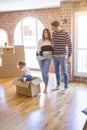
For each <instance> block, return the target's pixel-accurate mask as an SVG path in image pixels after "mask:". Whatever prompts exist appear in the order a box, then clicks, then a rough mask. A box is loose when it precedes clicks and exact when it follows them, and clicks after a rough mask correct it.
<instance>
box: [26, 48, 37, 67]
mask: <svg viewBox="0 0 87 130" xmlns="http://www.w3.org/2000/svg"><path fill="white" fill-rule="evenodd" d="M25 60H26V65H27V66H28V67H30V68H37V69H38V68H39V65H38V62H37V60H36V49H25Z"/></svg>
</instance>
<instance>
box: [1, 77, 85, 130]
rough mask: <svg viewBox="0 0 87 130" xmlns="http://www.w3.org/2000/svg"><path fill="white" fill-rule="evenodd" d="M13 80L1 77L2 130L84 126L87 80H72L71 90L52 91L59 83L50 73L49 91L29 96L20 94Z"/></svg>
mask: <svg viewBox="0 0 87 130" xmlns="http://www.w3.org/2000/svg"><path fill="white" fill-rule="evenodd" d="M37 75H38V74H37ZM12 81H13V78H0V130H82V129H83V125H84V124H85V121H86V118H87V116H86V115H85V114H83V113H82V112H81V110H83V109H84V108H85V107H87V84H83V83H82V84H80V83H70V84H69V92H68V93H67V94H65V95H62V94H60V91H56V92H51V91H50V89H51V88H52V87H54V86H55V75H54V74H50V81H49V82H50V83H49V88H48V93H47V94H43V93H41V95H38V96H36V97H33V98H29V97H26V96H20V95H17V94H16V89H15V86H14V85H13V84H12ZM61 86H63V84H61ZM42 87H43V85H42Z"/></svg>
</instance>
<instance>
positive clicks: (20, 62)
mask: <svg viewBox="0 0 87 130" xmlns="http://www.w3.org/2000/svg"><path fill="white" fill-rule="evenodd" d="M17 65H18V66H19V65H26V63H25V62H24V61H22V60H21V61H19V62H18V63H17Z"/></svg>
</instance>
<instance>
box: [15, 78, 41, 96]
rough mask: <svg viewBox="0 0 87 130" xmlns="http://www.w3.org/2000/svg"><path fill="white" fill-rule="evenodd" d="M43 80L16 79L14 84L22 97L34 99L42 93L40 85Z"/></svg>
mask: <svg viewBox="0 0 87 130" xmlns="http://www.w3.org/2000/svg"><path fill="white" fill-rule="evenodd" d="M41 82H42V80H41V79H40V78H38V77H34V79H33V80H32V81H18V80H17V79H15V80H14V81H13V84H15V85H16V92H17V93H18V94H21V95H25V96H29V97H33V96H36V95H37V94H38V93H40V83H41Z"/></svg>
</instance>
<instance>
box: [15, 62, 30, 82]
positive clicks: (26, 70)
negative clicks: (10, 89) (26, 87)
mask: <svg viewBox="0 0 87 130" xmlns="http://www.w3.org/2000/svg"><path fill="white" fill-rule="evenodd" d="M17 66H18V68H20V69H21V71H22V75H21V77H20V78H19V79H18V80H20V81H31V80H32V76H31V74H30V70H29V68H27V67H26V63H25V62H24V61H19V62H18V63H17Z"/></svg>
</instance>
